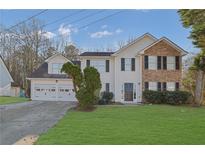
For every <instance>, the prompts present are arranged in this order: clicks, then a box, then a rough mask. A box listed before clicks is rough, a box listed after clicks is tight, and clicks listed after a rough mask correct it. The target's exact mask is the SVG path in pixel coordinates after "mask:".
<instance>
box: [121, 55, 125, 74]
mask: <svg viewBox="0 0 205 154" xmlns="http://www.w3.org/2000/svg"><path fill="white" fill-rule="evenodd" d="M124 70H125V58H121V71H124Z"/></svg>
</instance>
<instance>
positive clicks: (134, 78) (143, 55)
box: [29, 33, 187, 103]
mask: <svg viewBox="0 0 205 154" xmlns="http://www.w3.org/2000/svg"><path fill="white" fill-rule="evenodd" d="M185 54H187V52H186V51H184V50H183V49H182V48H180V47H179V46H177V45H176V44H175V43H173V42H172V41H170V40H169V39H168V38H165V37H163V38H161V39H157V38H155V37H154V36H152V35H151V34H149V33H146V34H144V35H142V36H141V37H139V38H137V39H136V40H134V41H133V42H132V43H129V44H128V45H126V46H124V47H123V48H121V49H119V50H118V51H116V52H84V53H82V54H81V55H80V62H81V69H84V68H85V67H86V66H93V67H95V68H97V70H98V71H99V72H100V78H101V82H102V89H101V91H110V92H113V94H114V101H116V102H122V103H138V102H141V101H142V91H143V90H145V89H150V90H177V89H180V86H181V75H182V74H181V73H182V56H183V55H185ZM67 61H68V60H67V59H66V58H65V57H63V56H62V55H59V54H57V55H54V56H52V57H51V58H49V59H47V60H46V62H45V63H44V64H43V65H42V66H41V67H40V68H39V69H38V70H36V71H35V72H34V73H33V74H32V75H31V77H30V78H29V79H30V80H31V98H32V99H35V100H67V101H70V100H71V101H74V100H76V99H75V94H74V92H72V93H70V91H72V80H71V79H69V78H68V76H67V75H65V74H61V73H60V72H59V70H60V68H61V66H62V64H63V63H65V62H67ZM78 63H79V62H78ZM44 65H45V66H44ZM57 65H58V67H57ZM42 67H43V68H42ZM41 70H44V71H41ZM57 70H58V71H57ZM42 72H43V73H44V75H43V76H45V77H43V78H42ZM45 87H47V88H45ZM54 89H55V90H54ZM63 89H64V93H61V92H63ZM65 90H66V91H67V93H66V92H65ZM45 91H46V93H45ZM68 91H69V92H68ZM43 92H44V93H43ZM47 92H48V93H49V94H47ZM48 97H49V98H48Z"/></svg>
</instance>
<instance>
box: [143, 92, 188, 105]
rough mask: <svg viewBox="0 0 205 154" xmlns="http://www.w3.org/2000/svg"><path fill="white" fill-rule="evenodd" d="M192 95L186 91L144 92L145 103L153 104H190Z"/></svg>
mask: <svg viewBox="0 0 205 154" xmlns="http://www.w3.org/2000/svg"><path fill="white" fill-rule="evenodd" d="M190 97H191V94H190V93H189V92H186V91H152V90H146V91H144V92H143V99H144V101H145V103H153V104H172V105H180V104H188V103H190V102H189V98H190Z"/></svg>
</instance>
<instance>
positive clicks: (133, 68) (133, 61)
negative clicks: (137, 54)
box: [131, 58, 135, 71]
mask: <svg viewBox="0 0 205 154" xmlns="http://www.w3.org/2000/svg"><path fill="white" fill-rule="evenodd" d="M131 67H132V68H131V70H132V71H135V58H132V66H131Z"/></svg>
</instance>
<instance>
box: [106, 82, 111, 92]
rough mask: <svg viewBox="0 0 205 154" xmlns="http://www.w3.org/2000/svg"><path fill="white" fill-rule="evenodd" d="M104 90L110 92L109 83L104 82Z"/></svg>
mask: <svg viewBox="0 0 205 154" xmlns="http://www.w3.org/2000/svg"><path fill="white" fill-rule="evenodd" d="M105 91H106V92H110V83H106V84H105Z"/></svg>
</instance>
